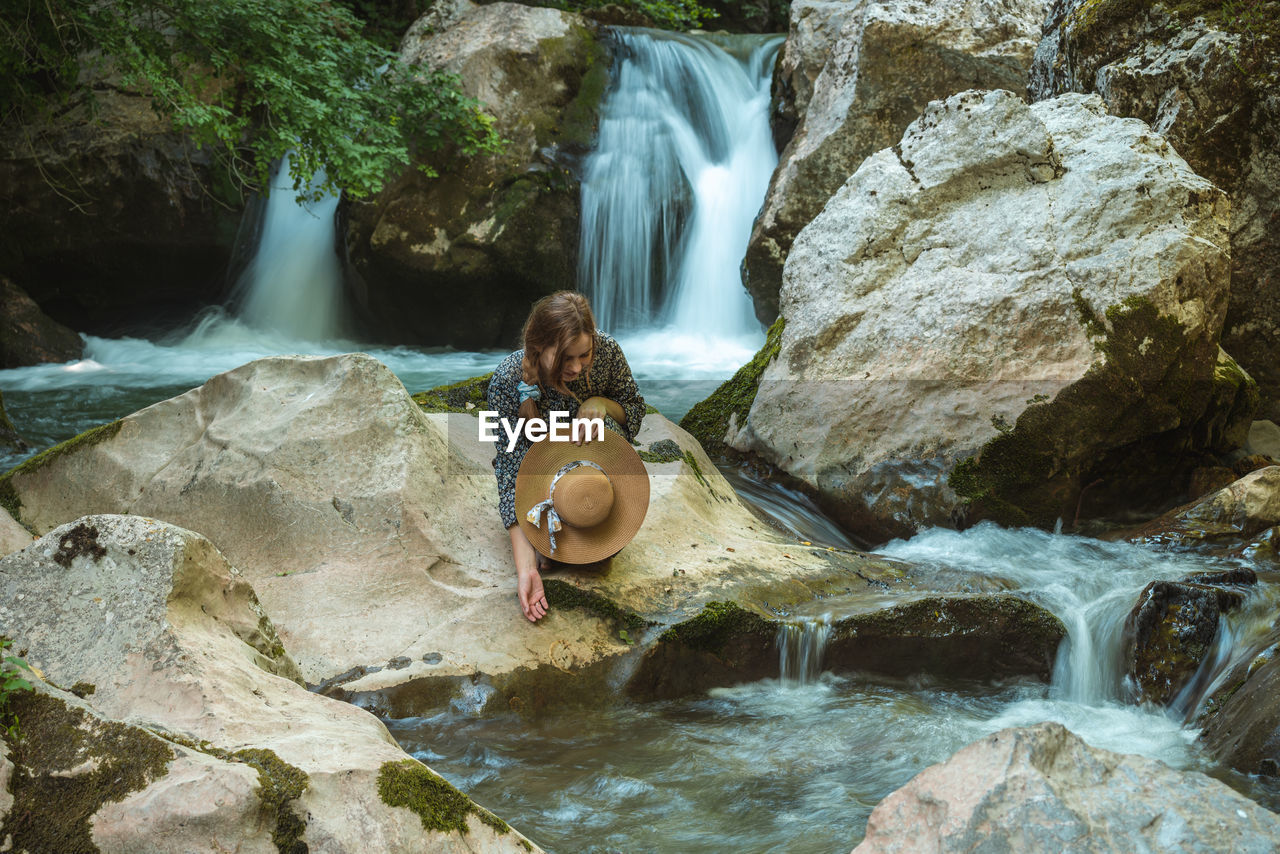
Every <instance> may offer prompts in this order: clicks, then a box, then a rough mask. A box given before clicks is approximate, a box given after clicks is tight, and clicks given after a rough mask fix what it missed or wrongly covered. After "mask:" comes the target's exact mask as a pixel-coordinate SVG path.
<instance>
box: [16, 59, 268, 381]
mask: <svg viewBox="0 0 1280 854" xmlns="http://www.w3.org/2000/svg"><path fill="white" fill-rule="evenodd" d="M118 84H119V81H118V80H98V81H96V82H92V85H93V89H94V95H93V98H92V100H80V101H79V102H73V103H72V104H70V105H68V108H67V109H59V110H57V111H51V114H53V115H56V118H51V119H42V120H41V121H40V122H37V123H36V124H34V125H27V126H23V127H14V126H13V125H12V123H10V124H9V125H7V126H6V127H5V129H4V130H3V132H0V270H2V271H4V272H5V273H7V274H9V275H11V276H13V277H14V278H15V279H16V280H18V281H20V282H22V284H23V287H24V288H25V289H26V290H27V292H28V293H30V295H31V297H32V298H34V299H35V301H36V302H37V303H38V304H39V305H40V307H41V308H43V309H44V311H46V312H48V314H49V315H50V316H51V317H53V318H54V319H56V320H57V321H59V322H60V323H64V324H67V325H68V326H71V327H73V328H75V329H77V330H81V331H84V332H93V333H111V332H115V331H118V330H119V329H120V328H123V327H127V326H136V325H137V324H138V321H139V318H148V319H154V318H158V317H159V318H163V317H165V316H170V317H172V318H174V319H177V318H186V317H189V316H190V315H191V313H192V312H193V311H194V310H195V309H196V308H198V307H200V306H202V305H208V304H211V303H217V302H219V301H221V298H222V296H223V295H224V289H225V286H226V281H225V271H226V269H227V263H228V261H229V260H230V257H231V250H232V247H233V245H234V243H235V237H236V231H237V228H238V226H239V221H240V211H241V210H242V209H243V204H242V202H241V200H240V197H239V194H238V192H237V191H236V190H235V189H234V188H233V187H232V184H231V182H230V180H229V179H228V177H227V176H226V175H225V174H224V173H222V172H220V171H219V170H218V168H217V166H216V165H215V163H214V161H213V157H212V154H211V150H210V149H208V148H205V149H200V148H198V147H197V146H196V145H195V143H194V142H192V141H191V140H189V139H188V138H187V137H185V136H183V135H182V134H180V133H178V132H177V131H175V130H174V129H173V125H172V123H171V122H170V121H169V120H168V119H166V118H163V117H161V116H159V115H157V113H156V112H155V110H154V109H153V108H152V105H151V99H150V97H147V96H143V95H138V94H130V93H128V92H124V91H121V90H120V89H119V88H118ZM6 314H7V312H6ZM62 358H63V359H65V358H70V356H64V357H62ZM59 360H60V359H59Z"/></svg>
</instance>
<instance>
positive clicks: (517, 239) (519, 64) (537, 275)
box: [347, 2, 609, 347]
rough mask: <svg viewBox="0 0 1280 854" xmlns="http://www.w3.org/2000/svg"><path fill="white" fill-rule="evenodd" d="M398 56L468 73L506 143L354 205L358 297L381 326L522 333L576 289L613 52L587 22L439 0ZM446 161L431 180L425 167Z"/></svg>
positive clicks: (414, 174) (387, 330)
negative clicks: (532, 308)
mask: <svg viewBox="0 0 1280 854" xmlns="http://www.w3.org/2000/svg"><path fill="white" fill-rule="evenodd" d="M443 9H444V11H441V10H434V9H433V11H432V12H429V13H428V15H427V16H424V17H423V18H422V19H420V20H419V21H418V22H417V23H416V24H414V26H413V27H412V28H410V30H409V32H408V34H407V35H406V36H405V39H404V42H403V44H402V45H401V58H402V59H403V60H405V61H407V62H421V63H422V64H423V65H425V66H426V67H429V68H432V69H441V70H445V71H448V72H452V73H454V74H458V75H460V76H461V83H462V89H463V91H464V92H465V93H466V94H467V95H468V96H470V97H473V98H476V99H477V100H479V101H480V102H481V104H482V105H483V107H484V109H485V110H486V111H487V112H489V113H490V114H492V115H493V116H494V117H495V121H494V130H496V131H497V133H498V135H499V136H500V137H502V138H503V139H504V140H506V144H505V147H504V149H503V151H502V152H500V153H498V154H493V155H487V156H480V157H475V158H471V159H469V160H468V161H467V162H466V163H464V164H461V165H457V164H453V165H449V164H447V163H446V162H445V161H444V160H442V159H441V158H442V157H447V156H448V153H447V152H443V153H442V154H441V155H423V156H422V157H421V158H420V159H419V161H418V162H415V163H414V164H412V165H411V166H410V167H409V168H408V169H406V170H405V171H404V173H403V174H402V175H401V176H400V177H399V178H397V179H395V180H393V181H392V182H391V183H390V184H388V186H387V187H386V188H385V189H384V190H383V191H382V192H381V193H379V194H378V195H377V196H375V197H373V198H372V199H369V200H368V201H364V202H360V203H355V204H351V205H349V206H348V208H347V218H348V221H349V226H348V229H347V247H348V253H349V257H350V261H351V265H352V266H353V268H354V270H355V271H356V272H357V273H358V276H357V280H358V281H357V292H356V297H357V299H358V301H359V302H360V304H361V305H362V307H363V309H364V310H365V311H366V313H367V314H368V315H369V316H370V317H371V319H372V321H373V322H374V324H375V326H376V328H377V330H378V334H380V335H384V336H388V337H390V338H393V339H395V340H400V341H419V342H425V343H430V344H454V345H457V346H462V347H493V346H497V345H505V344H510V343H511V342H512V341H514V340H515V339H516V338H517V337H518V335H519V331H520V328H521V324H522V323H523V322H524V318H525V315H526V313H527V310H528V305H529V303H530V302H532V301H533V300H534V299H536V298H537V297H538V296H541V295H543V294H546V293H551V292H552V291H556V290H560V289H564V288H570V289H571V288H573V287H574V284H575V282H576V279H577V260H576V259H577V257H578V177H577V175H576V172H575V169H576V167H577V164H578V160H579V158H581V157H582V156H583V155H585V154H586V152H587V151H588V149H589V147H590V143H591V140H592V137H593V134H594V131H595V122H596V111H597V107H598V106H599V103H600V100H601V98H602V97H603V96H604V91H605V88H606V86H607V83H608V64H609V60H608V55H607V52H606V50H605V48H604V46H603V44H602V43H601V41H600V39H599V38H598V37H597V35H596V34H595V32H594V30H593V29H592V28H591V27H590V26H588V24H587V22H586V21H585V20H584V19H582V18H580V17H578V16H576V15H573V14H570V13H567V12H561V11H559V10H556V9H547V8H534V7H530V6H524V5H517V4H512V3H494V4H491V5H487V6H473V5H471V4H470V3H466V2H461V3H455V4H443ZM423 165H425V166H429V167H432V168H435V169H437V170H438V171H439V172H440V175H439V177H434V178H432V177H428V176H427V175H425V174H423V172H422V171H421V170H420V169H419V168H418V167H419V166H423Z"/></svg>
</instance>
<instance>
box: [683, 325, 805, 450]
mask: <svg viewBox="0 0 1280 854" xmlns="http://www.w3.org/2000/svg"><path fill="white" fill-rule="evenodd" d="M785 326H786V320H785V319H784V318H782V317H779V318H778V319H777V320H775V321H774V322H773V325H772V326H770V327H769V332H768V334H767V335H766V336H765V342H764V346H763V347H761V348H760V350H759V351H758V352H757V353H756V354H755V355H754V356H752V357H751V361H749V362H747V363H746V364H745V365H743V366H742V367H741V368H739V369H738V371H737V373H735V374H734V375H733V377H732V378H730V379H728V380H726V381H725V382H724V383H722V384H721V385H720V387H719V388H717V389H716V390H715V391H714V392H712V394H711V396H710V397H708V398H707V399H706V400H703V401H701V402H699V403H697V404H694V406H693V408H691V409H690V410H689V411H688V412H687V413H686V414H685V416H684V418H681V419H680V426H681V427H683V428H684V429H685V430H687V431H689V433H691V434H692V435H693V437H694V438H695V439H697V440H698V441H699V442H700V443H701V444H702V448H703V450H705V451H706V452H707V453H708V454H711V455H712V456H722V455H724V454H725V453H726V452H727V451H728V450H729V448H728V446H726V445H725V443H724V437H725V433H726V432H727V431H728V429H729V419H730V417H731V416H734V415H736V416H737V423H738V424H739V425H741V424H743V423H744V422H745V421H746V418H747V414H748V413H749V412H750V411H751V404H753V403H755V399H756V392H757V390H759V388H760V376H761V375H762V374H763V373H764V369H765V368H767V367H768V366H769V363H770V362H772V361H773V360H774V359H776V358H777V356H778V352H779V350H780V349H781V346H782V330H783V328H784V327H785Z"/></svg>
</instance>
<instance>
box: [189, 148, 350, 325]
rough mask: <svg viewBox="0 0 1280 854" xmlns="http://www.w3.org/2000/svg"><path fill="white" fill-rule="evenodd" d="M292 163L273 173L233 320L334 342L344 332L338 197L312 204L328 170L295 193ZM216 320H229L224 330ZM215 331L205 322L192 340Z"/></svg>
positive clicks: (236, 291)
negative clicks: (337, 236)
mask: <svg viewBox="0 0 1280 854" xmlns="http://www.w3.org/2000/svg"><path fill="white" fill-rule="evenodd" d="M289 160H290V156H289V155H287V154H286V155H285V156H284V157H283V158H282V159H281V161H280V163H279V164H278V165H277V167H276V169H275V171H274V172H273V173H272V191H271V193H270V195H268V196H267V198H266V202H265V206H264V210H263V213H262V225H261V229H260V232H259V234H258V238H257V251H256V252H254V254H253V257H252V258H251V259H250V261H249V263H248V264H247V265H246V266H245V268H244V270H243V272H241V274H240V276H239V278H238V279H237V281H236V285H235V288H234V289H233V290H232V294H231V300H230V305H231V307H232V313H233V315H234V317H235V319H236V320H239V321H240V322H241V323H243V324H244V325H245V326H248V327H251V328H252V329H254V330H257V331H259V332H270V333H274V334H275V335H277V336H279V337H281V338H284V339H291V340H294V341H309V342H319V341H331V340H334V339H336V338H339V337H341V335H342V331H343V322H342V321H343V318H342V269H341V266H340V265H339V263H338V256H337V253H336V252H335V251H334V214H335V212H336V211H337V209H338V200H339V195H338V194H337V193H325V194H320V195H319V198H314V197H315V196H316V195H317V190H318V188H319V187H320V185H321V184H323V183H324V180H325V176H324V173H323V172H319V173H317V174H316V175H314V176H312V178H311V181H310V182H309V183H308V185H307V186H305V187H303V188H301V189H300V190H298V191H296V192H295V191H294V189H293V185H292V182H291V180H290V178H289ZM219 320H225V318H221V319H215V321H214V325H215V326H220V325H225V324H223V323H220V322H219ZM223 331H224V333H225V330H223ZM210 332H211V329H210V328H209V325H208V324H204V325H202V326H201V327H200V329H198V330H197V332H196V335H195V336H193V337H198V338H201V339H207V338H208V337H209V335H210Z"/></svg>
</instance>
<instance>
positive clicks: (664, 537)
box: [0, 354, 1060, 715]
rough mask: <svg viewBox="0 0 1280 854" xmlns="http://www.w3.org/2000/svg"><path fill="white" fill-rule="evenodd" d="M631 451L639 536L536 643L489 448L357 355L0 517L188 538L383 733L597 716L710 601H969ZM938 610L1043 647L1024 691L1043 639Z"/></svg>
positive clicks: (694, 472) (114, 438) (22, 482)
mask: <svg viewBox="0 0 1280 854" xmlns="http://www.w3.org/2000/svg"><path fill="white" fill-rule="evenodd" d="M638 440H639V442H640V443H641V447H642V449H643V450H644V454H645V456H646V458H647V459H648V462H647V463H646V466H647V468H648V471H649V473H650V490H651V496H652V498H651V504H650V507H649V510H648V515H647V516H646V519H645V524H644V525H643V527H642V528H641V530H640V532H639V534H638V535H637V537H636V538H635V540H634V541H633V542H632V543H631V544H630V545H628V546H627V547H626V548H625V549H624V550H623V551H622V553H621V554H619V555H618V556H617V557H615V558H614V559H613V560H612V562H609V563H606V564H604V565H602V566H587V567H566V568H562V569H560V570H558V571H557V572H555V573H551V574H548V576H547V591H548V598H549V600H550V602H551V605H552V611H551V613H550V614H549V615H548V616H547V617H546V618H544V619H543V620H541V621H540V622H538V623H537V624H532V623H529V622H528V621H527V620H525V619H524V618H523V616H522V615H521V613H520V611H519V609H518V607H517V605H516V600H515V583H514V570H513V568H512V565H511V555H510V542H509V539H508V538H507V536H506V533H505V532H504V531H503V529H502V526H501V523H500V521H499V517H498V513H497V510H496V506H495V505H496V499H497V496H496V489H495V480H494V476H493V469H492V466H491V462H490V461H491V459H492V456H493V446H492V444H491V443H488V442H481V441H480V440H479V438H478V421H477V419H476V417H475V416H474V415H473V414H468V413H467V411H466V410H465V409H464V410H463V411H461V412H453V413H447V412H445V413H435V414H426V413H424V412H423V411H422V410H421V409H419V408H418V406H417V405H415V404H414V403H413V401H412V400H411V399H410V397H409V395H408V394H407V393H406V392H405V390H404V387H403V386H402V385H401V384H400V382H399V380H397V379H396V377H395V375H394V374H392V373H391V372H390V370H388V369H387V368H386V366H384V365H382V364H381V363H379V362H377V361H375V360H374V359H372V358H370V357H368V356H363V355H358V354H355V355H346V356H337V357H327V358H284V357H279V358H271V359H264V360H261V361H258V362H253V363H251V364H248V365H245V366H242V367H240V368H237V369H236V370H234V371H230V372H228V373H226V374H222V375H219V376H217V377H214V378H213V379H211V380H209V381H208V382H207V383H205V385H203V386H201V387H200V388H197V389H194V390H192V391H190V392H188V393H186V394H184V395H181V396H180V397H176V398H173V399H172V400H168V401H164V402H162V403H158V404H155V405H154V406H151V407H148V408H147V409H144V410H142V411H140V412H137V413H135V414H133V415H131V416H128V417H126V418H124V419H122V420H121V421H119V422H116V423H114V424H112V425H106V426H104V427H102V428H98V429H97V430H96V431H95V432H92V433H89V434H86V435H84V436H82V437H80V438H79V439H78V440H77V441H74V442H73V443H72V444H70V445H68V446H66V447H63V448H58V449H54V451H53V452H51V453H50V454H47V455H45V456H43V457H42V458H40V459H37V460H33V461H31V462H29V463H27V464H24V465H23V466H19V467H18V468H17V469H15V470H14V471H13V472H11V473H10V474H8V475H6V476H5V477H4V478H0V502H3V503H4V505H5V506H8V507H11V508H13V509H14V510H15V511H16V512H17V513H18V514H20V521H22V522H23V523H25V524H27V525H29V526H31V527H32V528H34V529H35V530H37V531H40V532H46V531H48V530H50V529H51V528H53V527H55V526H57V525H59V524H63V523H65V522H66V521H68V520H72V519H76V518H78V517H80V516H82V515H85V514H87V513H91V512H93V513H100V512H112V513H126V512H127V513H134V514H141V515H147V516H153V517H157V518H163V519H165V520H166V521H170V522H173V523H175V524H180V525H182V526H183V527H184V528H189V529H192V530H197V531H199V532H201V533H202V534H204V535H205V536H207V537H208V538H209V539H211V540H212V541H213V542H214V543H215V544H216V545H217V546H218V548H219V549H221V551H222V552H223V553H224V554H225V555H227V557H228V558H229V559H230V560H231V561H232V563H233V564H234V565H235V566H236V567H238V568H239V569H240V570H241V571H242V572H243V573H244V574H245V576H246V578H248V579H249V580H250V581H251V582H252V583H253V586H254V588H255V589H256V591H257V595H258V596H259V597H261V600H262V602H263V604H264V606H265V607H266V609H267V610H268V612H269V613H271V615H272V618H273V620H274V621H275V625H276V626H277V627H278V629H279V631H280V637H281V639H282V641H283V642H284V644H285V646H286V648H288V649H289V650H290V652H291V653H292V654H293V656H294V657H295V659H296V660H297V662H298V664H299V666H300V668H301V670H302V673H303V675H304V677H305V678H306V680H307V682H309V683H311V684H313V685H324V686H325V687H326V690H330V691H333V692H334V693H336V694H339V695H341V696H344V697H350V698H353V699H356V700H359V701H360V702H362V703H367V704H369V705H371V706H374V707H376V708H378V709H379V710H382V711H386V712H388V713H393V714H396V715H402V714H413V713H416V712H417V711H418V710H420V709H423V708H426V707H430V706H433V705H436V704H440V703H444V702H447V701H448V700H449V699H450V697H452V696H453V695H455V694H456V693H457V692H458V691H460V690H465V691H467V692H469V693H470V694H472V695H475V694H476V692H477V691H480V693H482V694H484V695H485V696H487V697H488V698H489V701H490V702H495V703H498V704H503V703H509V704H512V705H514V706H519V707H522V708H526V709H529V710H536V709H537V708H540V707H542V706H544V705H551V704H555V703H562V702H569V703H592V702H599V701H601V700H603V699H606V698H608V697H612V696H613V695H614V694H615V693H616V686H617V682H616V681H614V680H613V676H612V672H613V669H614V666H615V665H618V664H621V663H623V662H624V661H627V660H629V659H631V658H633V657H634V656H635V654H636V653H638V652H641V651H643V650H647V649H648V648H650V647H651V646H652V645H654V644H656V643H658V639H659V637H660V636H661V635H662V634H663V633H664V632H665V631H666V630H667V629H669V628H674V627H677V626H679V625H682V624H684V623H687V622H690V621H696V620H698V619H699V618H700V616H701V615H702V614H703V612H704V611H705V610H706V609H707V608H713V604H714V603H718V602H725V601H730V602H735V603H738V605H739V606H740V607H741V608H742V609H743V610H747V611H750V612H751V613H752V614H754V615H756V616H757V617H760V618H761V619H764V620H766V621H768V622H769V624H770V626H771V627H772V629H773V630H776V627H777V625H778V624H779V623H780V622H782V616H781V614H783V613H787V612H791V613H794V612H795V610H796V607H797V606H798V605H800V604H806V603H810V602H812V601H813V600H814V598H815V597H816V596H818V595H822V596H824V597H831V596H833V595H834V594H839V595H840V597H841V601H842V603H843V604H842V608H843V613H844V614H845V615H854V614H866V613H872V612H880V611H883V610H885V609H886V608H889V607H890V606H894V605H898V604H903V603H908V602H910V601H914V600H916V599H919V598H920V597H923V596H927V595H931V593H932V594H934V595H936V594H951V593H955V592H956V591H958V590H964V589H969V590H971V589H972V587H971V580H970V579H967V578H948V577H944V576H942V575H941V574H933V575H925V574H924V573H923V571H921V572H916V571H913V570H912V568H911V567H908V566H904V565H903V564H901V563H898V562H894V561H889V560H886V559H882V558H876V557H874V556H871V555H866V554H861V553H854V552H845V551H839V550H836V549H827V548H819V547H816V546H812V545H805V544H801V543H797V542H796V541H795V540H794V539H791V538H788V537H784V536H781V535H779V534H776V533H774V532H772V531H771V529H770V528H769V527H768V526H767V525H765V524H764V523H762V522H760V521H759V520H758V519H756V518H755V517H754V516H753V515H752V514H751V512H750V511H749V510H748V509H747V508H746V507H745V506H744V505H743V504H742V503H741V502H740V501H739V500H738V498H737V496H736V495H735V494H734V492H733V489H732V487H730V486H729V484H728V483H727V482H726V481H725V479H724V478H723V476H722V475H720V473H719V472H718V471H717V470H716V469H715V467H714V466H713V465H712V464H711V462H710V460H708V458H707V457H706V455H705V454H704V453H703V451H702V449H701V448H700V447H699V446H698V445H697V443H696V442H695V441H693V439H692V438H691V437H690V436H689V435H688V434H687V433H685V432H684V431H682V430H680V429H679V428H677V427H675V426H674V425H672V424H671V423H670V422H669V421H667V420H666V419H664V418H662V417H661V416H660V415H658V414H657V413H651V414H650V415H648V416H647V417H646V419H645V422H644V424H643V426H642V429H641V431H640V434H639V437H638ZM993 589H999V587H998V585H997V586H996V587H994V588H993ZM827 601H829V600H827ZM953 610H954V613H955V614H956V616H955V618H954V619H952V620H951V623H952V630H953V631H954V633H956V634H964V635H966V636H967V637H969V638H970V640H969V641H967V642H975V643H976V642H977V636H979V635H981V634H983V633H984V632H989V633H998V634H999V635H1000V637H1006V636H1010V635H1016V634H1018V633H1019V631H1020V630H1019V629H1018V628H1017V626H1018V625H1021V624H1029V625H1032V626H1034V627H1037V628H1036V630H1035V631H1033V630H1032V629H1031V628H1027V630H1026V632H1025V634H1028V635H1029V636H1034V637H1035V638H1037V643H1036V644H1030V645H1029V647H1034V649H1032V651H1031V652H1030V653H1028V654H1027V655H1026V656H1024V657H1021V658H1019V657H1010V658H1007V659H1002V660H1001V661H1000V663H999V669H1000V671H1001V673H1002V674H1004V675H1007V674H1008V673H1009V672H1011V671H1016V672H1030V673H1041V672H1042V670H1043V667H1044V664H1043V662H1044V660H1045V659H1046V657H1048V656H1051V655H1052V649H1055V648H1056V645H1057V641H1058V638H1059V637H1060V634H1057V635H1055V634H1054V632H1052V631H1049V632H1045V631H1040V630H1039V628H1038V627H1040V626H1041V625H1042V624H1043V621H1044V618H1045V617H1046V616H1047V615H1046V614H1045V612H1043V611H1042V610H1041V609H1039V608H1031V609H1029V610H1026V609H1022V610H1020V609H1019V607H1018V606H1015V605H1014V604H1013V603H1008V602H1005V601H1004V600H1001V602H1000V603H996V604H995V605H993V609H989V610H986V611H983V609H982V608H981V607H980V606H977V607H975V606H968V607H966V606H964V605H958V606H956V608H955V609H953ZM995 612H998V613H1000V614H1007V616H1006V617H1001V618H1000V619H993V613H995ZM1049 620H1050V621H1052V620H1053V618H1052V617H1049ZM898 625H899V626H901V627H902V628H901V632H902V633H904V634H906V633H910V634H912V635H913V636H919V635H921V634H922V633H927V631H932V632H933V633H934V636H935V640H932V641H925V642H922V643H921V644H920V648H921V649H922V650H924V652H925V653H927V655H925V654H922V655H921V656H918V657H917V658H916V660H915V661H916V663H915V671H914V672H935V671H937V670H939V669H942V670H943V671H945V669H946V668H945V662H944V660H943V659H942V658H940V657H939V656H938V653H937V647H938V645H939V644H942V643H945V641H942V640H937V639H936V638H937V637H940V636H941V633H942V628H945V627H935V628H931V629H928V630H926V629H922V628H921V625H920V621H919V620H916V621H914V622H912V621H909V620H906V619H904V620H901V621H899V622H898ZM885 634H886V632H885V631H884V630H881V635H882V636H884V635H885ZM885 642H886V643H889V641H885ZM1046 648H1047V649H1049V652H1045V651H1044V650H1045V649H1046ZM930 656H932V657H930ZM953 658H954V656H953ZM774 664H775V666H776V657H775V658H774ZM850 666H851V667H853V666H855V665H854V664H852V663H851V664H850ZM873 667H874V662H867V663H866V667H865V669H873ZM895 667H897V668H899V669H902V670H907V671H910V670H912V667H911V666H909V665H907V664H904V663H902V662H896V663H895ZM993 667H996V665H994V664H993ZM773 672H774V674H776V672H777V671H776V669H775V670H774V671H773ZM743 678H753V677H748V676H744V677H743ZM478 684H479V685H482V686H485V687H484V690H482V691H481V690H480V689H478V688H477V685H478ZM712 684H720V683H719V682H715V683H712ZM690 687H691V689H694V688H696V687H697V686H696V685H695V686H690Z"/></svg>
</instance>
